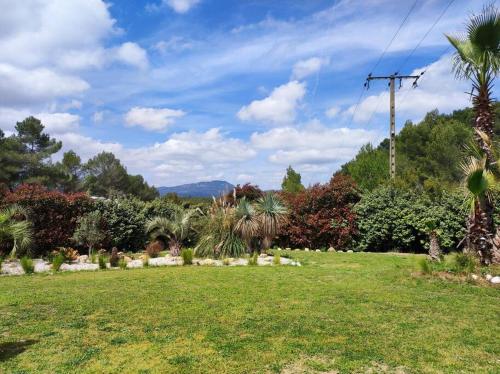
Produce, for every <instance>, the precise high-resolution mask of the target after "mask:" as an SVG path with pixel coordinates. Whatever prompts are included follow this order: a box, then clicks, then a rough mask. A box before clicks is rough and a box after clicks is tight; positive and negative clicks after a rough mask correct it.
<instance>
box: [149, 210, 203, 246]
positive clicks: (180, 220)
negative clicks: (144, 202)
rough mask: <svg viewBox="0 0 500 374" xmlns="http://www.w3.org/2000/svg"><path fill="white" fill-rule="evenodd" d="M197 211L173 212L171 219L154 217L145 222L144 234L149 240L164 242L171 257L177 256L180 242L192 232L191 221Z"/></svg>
mask: <svg viewBox="0 0 500 374" xmlns="http://www.w3.org/2000/svg"><path fill="white" fill-rule="evenodd" d="M198 212H199V210H198V209H182V208H179V209H177V210H176V211H174V214H173V216H172V218H166V217H154V218H152V219H150V220H149V221H148V222H146V233H147V234H148V235H149V237H150V238H151V240H158V239H161V240H166V241H168V247H169V250H170V254H171V255H172V256H179V254H180V252H181V248H182V242H183V241H184V240H185V239H186V238H187V237H188V235H189V234H190V232H191V230H192V221H193V217H194V216H195V214H196V213H198Z"/></svg>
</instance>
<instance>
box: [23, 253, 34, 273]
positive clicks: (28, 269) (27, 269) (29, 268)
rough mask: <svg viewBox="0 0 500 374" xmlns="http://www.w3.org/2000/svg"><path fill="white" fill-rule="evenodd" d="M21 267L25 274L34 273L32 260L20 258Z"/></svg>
mask: <svg viewBox="0 0 500 374" xmlns="http://www.w3.org/2000/svg"><path fill="white" fill-rule="evenodd" d="M21 267H22V268H23V270H24V273H25V274H33V273H34V272H35V265H34V264H33V260H32V259H31V258H29V257H26V256H24V257H23V258H21Z"/></svg>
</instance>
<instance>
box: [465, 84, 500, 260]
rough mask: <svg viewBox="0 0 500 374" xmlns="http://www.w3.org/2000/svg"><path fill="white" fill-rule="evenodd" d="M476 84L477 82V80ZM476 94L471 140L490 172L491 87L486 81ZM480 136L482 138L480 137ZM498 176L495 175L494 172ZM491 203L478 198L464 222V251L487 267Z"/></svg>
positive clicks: (492, 227)
mask: <svg viewBox="0 0 500 374" xmlns="http://www.w3.org/2000/svg"><path fill="white" fill-rule="evenodd" d="M478 82H480V80H479V79H478ZM474 88H475V89H476V90H477V94H476V95H474V98H473V106H474V114H475V119H474V124H473V126H474V130H476V132H475V134H474V136H475V140H476V142H477V144H478V146H479V148H480V149H481V150H482V152H483V153H484V155H485V156H486V169H487V170H491V171H494V168H495V161H496V160H495V157H494V155H493V150H492V146H491V144H492V141H493V135H494V131H493V129H494V125H495V113H494V106H493V101H492V100H491V92H490V91H491V85H490V83H489V80H486V81H485V82H483V83H482V84H477V85H475V86H474ZM481 133H483V134H484V135H486V137H485V136H481ZM495 174H498V173H495ZM494 208H495V207H494V206H493V203H492V202H491V201H490V200H489V199H487V198H484V199H482V200H481V201H480V202H479V203H478V204H477V205H476V207H475V211H474V214H473V215H471V216H470V217H469V219H468V222H467V247H468V250H469V251H471V252H473V253H475V254H477V255H478V256H479V259H480V261H481V263H482V264H483V265H489V264H491V262H492V260H493V252H494V242H493V239H494V236H495V231H496V230H495V225H494V222H493V211H494Z"/></svg>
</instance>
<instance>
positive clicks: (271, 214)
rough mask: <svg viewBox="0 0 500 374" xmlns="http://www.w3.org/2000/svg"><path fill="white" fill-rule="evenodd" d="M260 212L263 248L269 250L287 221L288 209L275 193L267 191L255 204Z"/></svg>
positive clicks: (258, 212)
mask: <svg viewBox="0 0 500 374" xmlns="http://www.w3.org/2000/svg"><path fill="white" fill-rule="evenodd" d="M255 210H256V211H257V214H258V219H259V224H260V233H261V236H262V243H261V249H262V250H267V249H269V248H270V246H271V242H272V240H273V238H274V237H275V236H276V235H278V233H279V231H280V229H281V227H282V226H283V224H284V223H285V220H286V215H287V209H286V207H285V206H284V205H283V203H282V202H281V200H280V199H279V198H278V196H277V195H275V194H274V193H267V194H265V195H264V196H263V197H261V198H260V199H259V200H257V204H256V205H255Z"/></svg>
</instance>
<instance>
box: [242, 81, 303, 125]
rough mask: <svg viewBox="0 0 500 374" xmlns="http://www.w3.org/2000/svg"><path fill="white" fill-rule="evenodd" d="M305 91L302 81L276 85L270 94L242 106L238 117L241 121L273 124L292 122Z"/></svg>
mask: <svg viewBox="0 0 500 374" xmlns="http://www.w3.org/2000/svg"><path fill="white" fill-rule="evenodd" d="M305 93H306V84H305V83H304V82H298V81H291V82H288V83H287V84H284V85H282V86H279V87H276V88H275V89H274V90H273V92H272V93H271V95H269V96H268V97H266V98H265V99H262V100H255V101H252V102H251V103H250V104H249V105H247V106H244V107H242V108H241V109H240V110H239V112H238V114H237V115H238V118H239V119H240V120H242V121H251V120H254V121H262V122H268V123H274V124H283V123H290V122H293V121H294V119H295V115H296V109H297V106H298V104H299V102H300V100H302V98H303V97H304V95H305Z"/></svg>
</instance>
